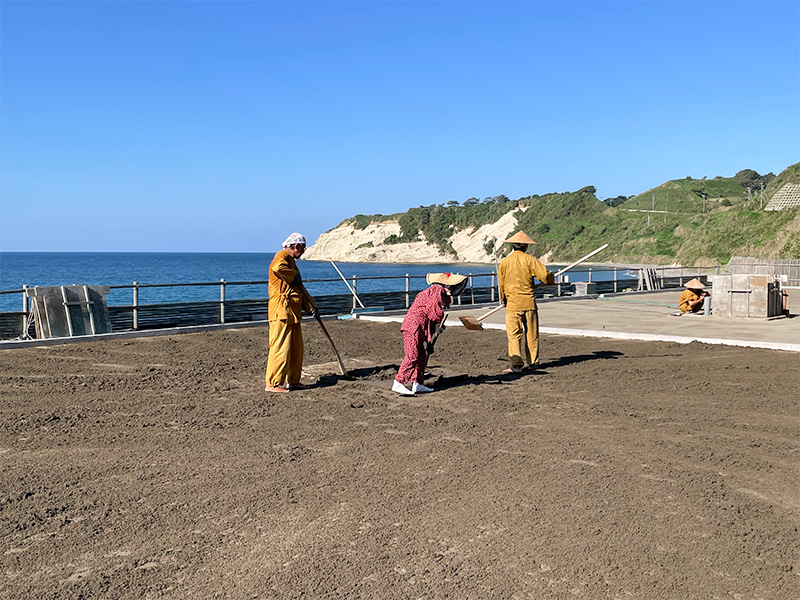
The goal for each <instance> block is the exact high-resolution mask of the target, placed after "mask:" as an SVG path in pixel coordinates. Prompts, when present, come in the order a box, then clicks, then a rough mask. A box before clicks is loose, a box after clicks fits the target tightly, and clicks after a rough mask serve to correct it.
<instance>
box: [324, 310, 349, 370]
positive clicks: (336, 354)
mask: <svg viewBox="0 0 800 600" xmlns="http://www.w3.org/2000/svg"><path fill="white" fill-rule="evenodd" d="M317 323H319V327H320V329H322V333H324V334H325V337H326V338H328V341H329V342H330V343H331V348H332V349H333V354H334V355H335V356H336V362H337V363H339V375H342V376H344V377H347V370H346V369H345V368H344V363H343V362H342V357H341V356H339V352H338V351H337V350H336V344H334V343H333V339H332V338H331V334H329V333H328V330H327V329H325V325H324V324H323V323H322V317H320V316H319V315H317Z"/></svg>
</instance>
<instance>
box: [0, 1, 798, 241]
mask: <svg viewBox="0 0 800 600" xmlns="http://www.w3.org/2000/svg"><path fill="white" fill-rule="evenodd" d="M0 40H1V41H0V118H1V120H0V153H1V154H0V160H1V161H2V162H0V170H1V172H0V174H1V175H2V179H1V180H0V185H1V186H2V187H0V193H1V194H2V196H1V197H0V201H1V202H2V204H0V217H1V219H0V249H2V250H7V251H220V252H227V251H230V252H240V251H241V252H249V251H253V252H260V251H264V252H272V251H275V250H276V249H278V248H279V247H280V242H281V241H282V240H283V239H284V238H285V237H286V235H287V234H288V233H290V232H292V231H301V232H303V233H304V234H305V235H306V236H307V237H309V238H311V239H310V241H312V240H313V239H315V238H316V237H317V236H318V235H319V234H320V233H322V232H323V231H325V230H327V229H330V228H332V227H334V226H336V225H337V224H338V223H339V222H341V221H342V220H343V219H345V218H347V217H351V216H353V215H355V214H358V213H363V214H374V213H382V214H391V213H394V212H402V211H405V210H407V209H408V208H410V207H413V206H420V205H429V204H438V203H443V202H447V201H450V200H458V201H464V200H466V199H467V198H470V197H477V198H484V197H487V196H496V195H499V194H505V195H506V196H508V197H510V198H519V197H522V196H526V195H529V194H545V193H548V192H563V191H572V190H577V189H579V188H581V187H584V186H587V185H593V186H595V187H596V188H597V194H598V196H599V197H600V198H606V197H613V196H617V195H620V194H625V195H632V194H637V193H641V192H643V191H646V190H647V189H649V188H652V187H654V186H656V185H659V184H661V183H663V182H664V181H667V180H670V179H679V178H683V177H686V176H692V177H697V178H699V177H703V176H707V177H714V176H717V175H720V176H724V177H730V176H733V175H734V174H735V173H736V172H737V171H739V170H741V169H755V170H756V171H758V172H759V173H762V174H763V173H768V172H774V173H776V174H777V173H779V172H780V171H782V170H783V169H785V168H786V167H787V166H789V165H790V164H793V163H795V162H797V161H798V160H800V2H797V1H779V2H769V1H755V2H737V1H725V2H723V1H712V2H702V1H683V2H681V1H669V2H649V1H632V0H629V1H625V2H605V1H590V2H537V1H532V2H523V1H509V2H497V1H495V2H473V1H466V2H457V1H452V2H425V1H418V2H406V1H401V2H382V1H372V2H370V1H361V2H344V1H327V2H307V1H300V2H270V1H252V2H245V1H226V2H214V1H172V2H160V1H136V2H126V1H110V0H109V1H85V2H70V1H59V2H36V1H9V0H4V1H2V2H0Z"/></svg>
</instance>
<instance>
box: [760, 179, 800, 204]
mask: <svg viewBox="0 0 800 600" xmlns="http://www.w3.org/2000/svg"><path fill="white" fill-rule="evenodd" d="M795 206H800V184H797V183H787V184H786V185H784V186H783V187H782V188H781V189H779V190H778V191H777V192H775V195H774V196H772V199H771V200H770V201H769V202H768V203H767V205H766V206H765V207H764V210H783V209H784V208H793V207H795Z"/></svg>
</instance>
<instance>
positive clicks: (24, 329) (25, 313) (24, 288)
mask: <svg viewBox="0 0 800 600" xmlns="http://www.w3.org/2000/svg"><path fill="white" fill-rule="evenodd" d="M28 316H29V315H28V284H27V283H25V284H23V286H22V339H23V340H24V339H27V337H28Z"/></svg>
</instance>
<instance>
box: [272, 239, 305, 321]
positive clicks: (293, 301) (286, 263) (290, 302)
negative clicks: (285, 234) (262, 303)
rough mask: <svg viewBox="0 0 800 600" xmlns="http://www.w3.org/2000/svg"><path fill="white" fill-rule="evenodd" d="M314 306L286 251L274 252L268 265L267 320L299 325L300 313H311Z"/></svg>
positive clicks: (297, 270)
mask: <svg viewBox="0 0 800 600" xmlns="http://www.w3.org/2000/svg"><path fill="white" fill-rule="evenodd" d="M316 306H317V305H316V303H315V302H314V300H312V298H311V296H309V295H308V292H306V289H305V287H304V286H303V282H302V280H301V279H300V269H298V268H297V263H296V261H295V260H294V259H293V258H292V257H291V256H289V253H288V252H287V251H286V250H281V251H279V252H276V253H275V258H273V259H272V262H271V263H270V265H269V320H270V321H284V320H285V321H286V323H287V325H291V324H292V323H299V322H300V319H301V318H302V317H301V314H300V311H301V310H305V311H306V312H311V311H312V310H313V309H314V308H316Z"/></svg>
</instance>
